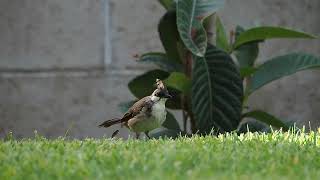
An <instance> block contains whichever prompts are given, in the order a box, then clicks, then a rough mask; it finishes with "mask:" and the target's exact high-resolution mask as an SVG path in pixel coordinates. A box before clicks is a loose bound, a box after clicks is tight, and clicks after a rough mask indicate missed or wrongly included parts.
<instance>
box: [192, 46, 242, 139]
mask: <svg viewBox="0 0 320 180" xmlns="http://www.w3.org/2000/svg"><path fill="white" fill-rule="evenodd" d="M242 96H243V88H242V80H241V78H240V74H239V71H238V69H237V67H236V66H235V64H234V63H233V61H232V59H231V57H230V56H229V54H227V53H226V52H224V51H222V50H220V49H217V48H216V47H214V46H212V45H208V49H207V52H206V55H205V57H204V58H201V57H196V58H195V60H194V65H193V77H192V110H193V112H194V115H195V118H196V122H197V128H198V129H199V131H200V133H210V131H211V130H212V128H213V129H214V130H215V131H218V132H225V131H232V130H234V129H236V128H237V127H238V124H239V122H240V115H241V110H242V109H241V104H242Z"/></svg>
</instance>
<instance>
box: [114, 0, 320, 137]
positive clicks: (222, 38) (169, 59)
mask: <svg viewBox="0 0 320 180" xmlns="http://www.w3.org/2000/svg"><path fill="white" fill-rule="evenodd" d="M159 2H160V4H161V5H162V6H163V7H164V8H165V9H166V10H167V12H166V13H165V14H164V15H163V17H162V18H161V19H160V21H159V24H158V32H159V37H160V40H161V42H162V45H163V47H164V49H165V52H148V53H145V54H142V55H140V56H138V57H137V58H138V59H137V61H138V62H140V63H153V64H155V65H157V67H158V68H157V69H155V70H152V71H149V72H146V73H144V74H142V75H140V76H137V77H135V78H134V79H133V80H132V81H130V82H129V84H128V87H129V89H130V91H131V92H132V94H133V95H134V96H135V97H136V98H137V99H140V98H142V97H144V96H148V95H150V94H151V93H152V91H153V89H154V81H155V79H156V78H160V79H163V80H164V81H165V83H166V85H167V86H168V89H169V91H170V93H171V94H172V95H173V97H174V98H173V99H170V100H169V101H168V102H167V108H168V109H171V110H180V111H181V112H182V117H183V127H182V128H180V126H179V123H178V122H177V120H176V119H175V117H174V115H173V114H172V113H170V112H168V115H167V120H166V121H165V123H164V124H163V126H164V128H165V129H162V130H157V131H155V132H153V134H152V135H153V136H154V137H159V136H165V135H166V136H170V137H175V136H177V135H178V134H180V133H181V134H186V133H189V132H191V133H200V134H209V133H213V134H217V133H224V132H230V131H234V130H238V131H239V132H245V131H248V130H250V129H252V130H253V131H267V129H268V127H270V126H273V127H275V128H282V129H283V130H288V129H289V128H290V125H291V124H293V123H290V124H289V123H287V122H286V121H283V120H280V119H278V118H276V117H275V116H273V115H271V114H269V113H268V112H264V111H261V110H259V109H254V108H251V107H248V103H247V100H248V98H249V96H250V95H251V94H252V93H253V92H255V91H256V90H258V89H259V88H261V87H262V86H264V85H266V84H268V83H270V82H272V81H274V80H277V79H280V78H282V77H284V76H288V75H291V74H293V73H296V72H298V71H302V70H307V69H312V68H316V67H319V66H320V59H319V58H318V57H315V56H313V55H310V54H306V53H290V54H285V55H282V56H278V57H273V58H271V59H269V60H266V61H265V63H263V64H260V65H258V64H257V63H256V60H257V57H258V54H259V45H260V44H262V43H263V42H264V41H266V40H268V39H275V38H279V39H280V38H287V39H288V38H304V39H313V38H315V36H313V35H310V34H307V33H304V32H300V31H296V30H292V29H288V28H283V27H273V26H260V27H253V28H248V29H245V28H243V27H241V26H237V27H236V29H235V30H231V31H230V33H227V32H226V30H225V28H224V25H223V23H222V21H221V20H220V18H219V16H218V14H217V13H216V11H217V10H218V9H220V8H222V7H223V5H224V1H223V0H209V1H196V0H177V1H174V0H159ZM212 29H214V32H211V31H210V30H212ZM135 101H136V100H132V101H130V102H124V103H121V104H120V107H121V109H122V110H123V111H126V110H127V109H128V107H130V106H131V105H132V104H133V103H134V102H135ZM246 118H251V119H255V120H257V121H259V122H249V123H248V121H245V119H246ZM188 124H189V125H188ZM266 125H267V126H266ZM187 127H190V129H188V128H187Z"/></svg>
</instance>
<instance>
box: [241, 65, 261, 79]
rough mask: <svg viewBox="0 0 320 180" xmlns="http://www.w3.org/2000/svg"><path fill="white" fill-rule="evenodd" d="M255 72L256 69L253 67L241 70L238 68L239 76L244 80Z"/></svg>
mask: <svg viewBox="0 0 320 180" xmlns="http://www.w3.org/2000/svg"><path fill="white" fill-rule="evenodd" d="M256 71H257V68H254V67H243V68H240V75H241V77H242V78H245V77H247V76H251V75H252V74H253V73H254V72H256Z"/></svg>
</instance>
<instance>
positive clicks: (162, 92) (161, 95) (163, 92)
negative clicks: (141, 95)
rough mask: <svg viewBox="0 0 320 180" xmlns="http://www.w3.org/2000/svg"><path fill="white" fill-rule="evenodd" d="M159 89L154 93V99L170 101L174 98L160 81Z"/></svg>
mask: <svg viewBox="0 0 320 180" xmlns="http://www.w3.org/2000/svg"><path fill="white" fill-rule="evenodd" d="M156 83H157V89H156V90H154V91H153V93H152V95H151V97H153V99H159V100H160V99H170V98H172V96H171V95H170V94H169V91H168V90H167V88H166V87H165V86H164V84H163V82H162V81H161V80H160V79H157V80H156Z"/></svg>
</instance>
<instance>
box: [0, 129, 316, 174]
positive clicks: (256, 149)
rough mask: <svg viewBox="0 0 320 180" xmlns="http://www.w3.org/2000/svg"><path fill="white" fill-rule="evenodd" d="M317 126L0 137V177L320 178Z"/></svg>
mask: <svg viewBox="0 0 320 180" xmlns="http://www.w3.org/2000/svg"><path fill="white" fill-rule="evenodd" d="M319 132H320V131H319ZM319 132H317V133H315V132H311V133H309V134H306V133H281V132H273V133H271V134H253V133H247V134H246V135H240V136H237V135H235V134H227V135H221V136H219V137H210V136H207V137H199V136H194V137H192V138H186V137H180V138H178V139H176V140H172V139H161V140H148V141H145V140H128V141H124V140H115V139H86V140H82V141H80V140H65V139H63V138H61V139H56V140H47V139H44V138H41V137H38V136H37V137H35V139H33V140H31V139H26V140H20V141H16V140H7V141H4V140H2V141H1V140H0V179H2V180H4V179H46V180H47V179H128V178H131V179H132V178H134V179H185V178H187V179H208V178H210V179H317V178H319V177H320V143H319V142H320V141H319V140H320V138H319V136H317V134H319Z"/></svg>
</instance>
